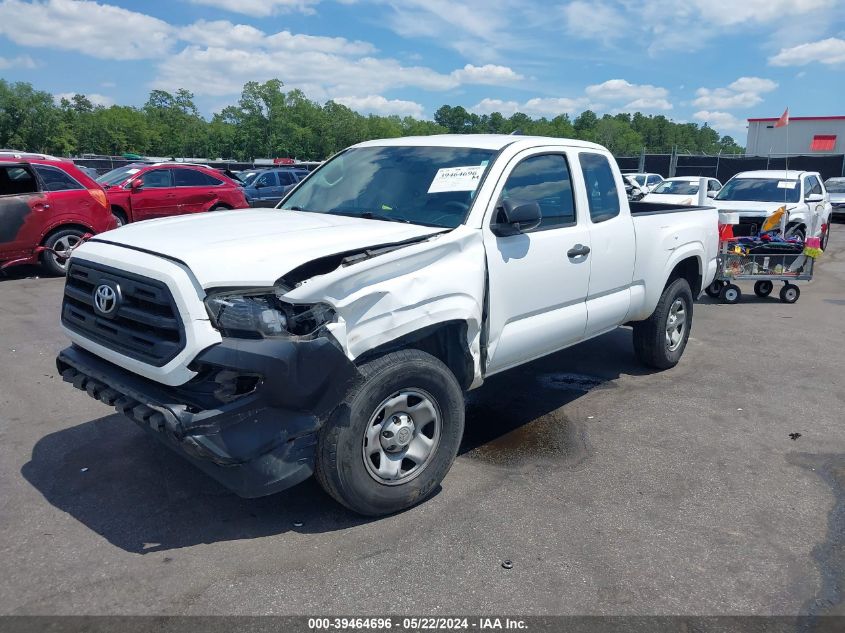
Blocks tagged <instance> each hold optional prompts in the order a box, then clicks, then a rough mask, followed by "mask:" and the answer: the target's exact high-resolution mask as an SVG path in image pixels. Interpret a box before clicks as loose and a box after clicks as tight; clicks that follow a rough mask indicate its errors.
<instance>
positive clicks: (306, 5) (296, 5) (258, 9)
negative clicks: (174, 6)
mask: <svg viewBox="0 0 845 633" xmlns="http://www.w3.org/2000/svg"><path fill="white" fill-rule="evenodd" d="M191 2H193V3H194V4H203V5H206V6H209V7H217V8H218V9H225V10H226V11H231V12H233V13H243V14H244V15H252V16H257V17H266V16H268V15H276V14H278V13H291V12H294V11H300V12H302V13H313V12H314V5H316V4H318V3H319V2H320V0H191Z"/></svg>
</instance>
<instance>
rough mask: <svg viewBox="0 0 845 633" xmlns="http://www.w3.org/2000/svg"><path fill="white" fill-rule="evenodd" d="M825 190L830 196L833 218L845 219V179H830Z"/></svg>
mask: <svg viewBox="0 0 845 633" xmlns="http://www.w3.org/2000/svg"><path fill="white" fill-rule="evenodd" d="M824 188H825V190H826V191H827V194H828V195H829V196H830V205H831V207H833V210H832V215H833V217H839V218H843V217H845V178H828V179H827V180H825V181H824Z"/></svg>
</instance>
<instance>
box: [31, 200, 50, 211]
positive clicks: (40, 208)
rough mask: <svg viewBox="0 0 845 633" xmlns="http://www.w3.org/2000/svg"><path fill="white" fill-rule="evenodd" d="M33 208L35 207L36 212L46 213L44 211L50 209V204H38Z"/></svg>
mask: <svg viewBox="0 0 845 633" xmlns="http://www.w3.org/2000/svg"><path fill="white" fill-rule="evenodd" d="M32 206H33V208H35V210H36V211H44V210H46V209H49V208H50V203H49V202H36V203H35V204H33V205H32Z"/></svg>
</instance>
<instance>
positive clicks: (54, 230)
mask: <svg viewBox="0 0 845 633" xmlns="http://www.w3.org/2000/svg"><path fill="white" fill-rule="evenodd" d="M68 229H76V230H79V231H82V232H83V233H95V232H96V231H94V229H93V228H91V227H90V226H85V225H84V224H80V223H79V222H64V223H60V224H56V225H53V226H52V227H50V228H49V229H47V230H46V231H45V232H44V234H43V235H42V236H41V240H39V242H38V244H39V245H40V246H44V244H45V243H46V242H47V240H49V239H50V238H51V237H52V236H53V235H55V234H56V233H58V232H59V231H64V230H68Z"/></svg>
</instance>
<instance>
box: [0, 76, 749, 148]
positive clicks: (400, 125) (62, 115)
mask: <svg viewBox="0 0 845 633" xmlns="http://www.w3.org/2000/svg"><path fill="white" fill-rule="evenodd" d="M513 132H517V133H521V134H536V135H541V136H554V137H561V138H577V139H582V140H588V141H594V142H597V143H601V144H602V145H604V146H606V147H607V148H608V149H610V151H611V152H613V153H614V154H616V155H617V156H623V155H633V154H638V153H639V152H640V151H642V150H643V149H645V151H646V152H653V153H668V152H670V151H672V150H673V149H676V150H678V151H682V152H690V153H693V154H697V153H704V154H716V153H719V152H722V153H739V152H742V151H743V149H742V147H740V146H739V145H737V143H736V142H735V141H734V139H733V138H731V137H730V136H720V135H719V133H718V132H716V131H715V130H714V129H712V128H710V127H708V126H707V125H706V124H705V125H702V126H699V125H697V124H695V123H675V122H673V121H670V120H669V119H667V118H666V117H665V116H662V115H657V116H651V115H649V116H646V115H644V114H642V113H640V112H636V113H634V114H628V113H620V114H614V115H610V114H605V115H603V116H601V117H599V116H598V115H597V114H596V113H595V112H592V111H591V110H586V111H584V112H582V113H580V114H579V115H578V116H576V117H575V118H573V119H570V117H569V115H567V114H560V115H558V116H555V117H553V118H546V117H540V118H532V117H530V116H528V115H526V114H524V113H521V112H517V113H515V114H513V115H512V116H510V117H506V116H504V115H502V114H501V113H498V112H494V113H492V114H481V115H479V114H475V113H472V112H469V111H467V110H466V109H465V108H463V107H461V106H454V107H453V106H449V105H444V106H442V107H441V108H439V109H438V110H437V112H435V113H434V117H433V120H431V121H427V120H420V119H415V118H414V117H410V116H406V117H399V116H379V115H375V114H370V115H363V114H360V113H358V112H355V111H354V110H352V109H350V108H348V107H346V106H344V105H342V104H340V103H337V102H335V101H328V102H327V103H325V104H323V105H320V104H319V103H317V102H315V101H312V100H310V99H308V98H307V97H306V96H305V94H304V93H303V92H302V91H300V90H287V91H286V90H284V84H283V83H282V82H281V81H279V80H278V79H272V80H270V81H266V82H264V83H259V82H255V81H250V82H248V83H246V84H245V85H244V87H243V91H242V92H241V96H240V98H239V99H238V102H237V103H236V104H233V105H230V106H227V107H225V108H223V109H222V110H221V111H220V112H217V113H215V114H214V115H213V116H212V117H211V118H210V119H207V118H205V117H203V116H202V114H200V112H199V109H198V108H197V106H196V105H195V103H194V95H193V94H192V93H191V92H190V91H188V90H177V91H176V92H175V93H170V92H166V91H164V90H153V91H152V92H151V93H150V96H149V98H148V99H147V102H146V103H145V104H144V105H143V106H141V107H140V108H138V107H131V106H121V105H112V106H109V107H104V106H102V105H95V104H93V103H92V102H91V101H90V100H89V99H88V98H87V97H85V96H84V95H82V94H76V95H74V96H73V97H72V98H70V99H66V98H62V99H61V100H60V101H59V102H58V103H56V101H55V100H54V98H53V95H52V94H50V93H49V92H45V91H41V90H36V89H35V88H33V86H32V85H31V84H29V83H25V82H16V83H10V82H7V81H5V80H3V79H0V147H6V148H15V149H21V150H26V151H34V152H44V153H50V154H56V155H61V156H80V155H82V154H106V155H115V156H119V155H122V154H124V153H136V154H141V155H146V156H168V157H170V156H173V157H202V158H208V159H212V160H213V159H217V158H223V159H233V160H238V161H248V160H252V159H254V158H271V157H291V158H298V159H300V160H321V159H324V158H326V157H328V156H330V155H332V154H333V153H335V152H337V151H339V150H341V149H343V148H344V147H348V146H349V145H352V144H354V143H359V142H361V141H365V140H369V139H374V138H389V137H398V136H409V135H428V134H443V133H455V134H469V133H496V134H510V133H513Z"/></svg>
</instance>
